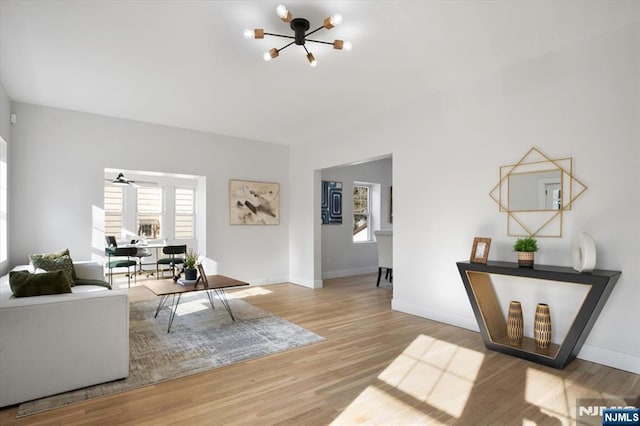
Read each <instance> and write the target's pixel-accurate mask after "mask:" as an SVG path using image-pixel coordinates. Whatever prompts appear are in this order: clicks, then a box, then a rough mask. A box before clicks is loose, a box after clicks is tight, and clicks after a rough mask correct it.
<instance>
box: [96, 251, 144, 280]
mask: <svg viewBox="0 0 640 426" xmlns="http://www.w3.org/2000/svg"><path fill="white" fill-rule="evenodd" d="M104 252H105V254H106V255H107V256H108V257H109V260H108V261H107V268H109V284H111V286H112V287H113V268H127V284H128V286H129V287H131V269H130V268H131V267H132V266H133V278H134V280H136V282H137V279H136V267H137V265H138V262H137V261H136V260H134V259H132V257H136V253H137V252H138V249H137V248H136V247H107V248H105V249H104ZM112 257H119V258H120V259H114V260H111V258H112ZM125 257H126V259H124V258H125Z"/></svg>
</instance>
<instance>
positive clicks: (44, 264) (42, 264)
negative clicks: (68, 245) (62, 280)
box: [32, 254, 74, 285]
mask: <svg viewBox="0 0 640 426" xmlns="http://www.w3.org/2000/svg"><path fill="white" fill-rule="evenodd" d="M32 263H33V267H34V268H36V269H37V268H40V269H44V270H45V271H49V272H51V271H59V270H62V271H64V273H65V275H67V279H68V280H69V283H71V284H70V285H73V283H74V278H73V262H72V261H71V258H70V257H69V256H68V255H66V254H65V255H63V256H60V257H54V258H52V257H37V258H35V259H33V261H32Z"/></svg>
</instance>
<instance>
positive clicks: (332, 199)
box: [320, 180, 342, 225]
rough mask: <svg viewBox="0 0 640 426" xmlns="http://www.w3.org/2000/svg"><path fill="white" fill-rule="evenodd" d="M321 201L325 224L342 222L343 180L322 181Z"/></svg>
mask: <svg viewBox="0 0 640 426" xmlns="http://www.w3.org/2000/svg"><path fill="white" fill-rule="evenodd" d="M321 192H322V200H321V203H320V207H321V213H320V214H321V217H322V224H323V225H339V224H341V223H342V182H331V181H325V180H323V181H322V188H321Z"/></svg>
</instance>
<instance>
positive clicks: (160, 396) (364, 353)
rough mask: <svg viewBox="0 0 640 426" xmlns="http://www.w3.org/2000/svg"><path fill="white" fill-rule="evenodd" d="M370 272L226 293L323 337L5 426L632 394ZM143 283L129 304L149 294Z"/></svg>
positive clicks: (555, 416) (500, 406)
mask: <svg viewBox="0 0 640 426" xmlns="http://www.w3.org/2000/svg"><path fill="white" fill-rule="evenodd" d="M375 281H376V275H375V274H370V275H361V276H355V277H348V278H339V279H332V280H325V287H324V288H322V289H316V290H313V289H308V288H305V287H301V286H297V285H293V284H287V283H285V284H277V285H270V286H264V287H251V288H247V289H241V290H237V291H234V292H230V294H233V295H234V297H241V298H243V300H245V301H247V302H248V303H251V304H253V305H255V306H259V307H260V308H262V309H265V310H267V311H269V312H271V313H273V314H275V315H278V316H280V317H283V318H285V319H287V320H289V321H291V322H293V323H296V324H298V325H300V326H303V327H305V328H307V329H309V330H312V331H314V332H315V333H317V334H319V335H321V336H323V337H325V338H326V341H324V342H321V343H317V344H314V345H310V346H306V347H302V348H298V349H295V350H291V351H287V352H284V353H280V354H275V355H271V356H267V357H263V358H259V359H254V360H251V361H247V362H243V363H239V364H235V365H231V366H227V367H222V368H219V369H216V370H212V371H209V372H206V373H202V374H198V375H194V376H190V377H185V378H182V379H177V380H173V381H170V382H166V383H161V384H157V385H153V386H148V387H145V388H140V389H136V390H133V391H130V392H125V393H121V394H116V395H112V396H107V397H102V398H96V399H92V400H89V401H86V402H83V403H78V404H74V405H71V406H68V407H64V408H59V409H56V410H51V411H49V412H45V413H41V414H38V415H33V416H28V417H25V418H22V419H15V414H16V409H17V407H15V406H14V407H7V408H4V409H2V410H0V423H1V424H2V425H26V424H29V425H40V424H58V425H76V424H105V425H162V424H185V425H200V424H202V425H205V424H206V425H254V424H255V425H276V424H282V425H327V424H335V425H349V424H386V425H387V424H395V425H405V424H463V425H467V424H479V425H489V424H509V425H511V424H513V425H523V424H549V425H559V424H573V423H575V406H576V398H600V397H611V396H628V395H638V394H640V376H638V375H634V374H630V373H627V372H624V371H621V370H617V369H614V368H609V367H605V366H602V365H599V364H594V363H590V362H586V361H582V360H574V361H573V362H571V363H570V364H569V365H568V366H567V367H566V368H565V369H564V370H555V369H552V368H548V367H544V366H540V365H538V364H535V363H532V362H528V361H525V360H521V359H518V358H513V357H510V356H508V355H504V354H500V353H497V352H493V351H488V350H487V349H485V347H484V345H483V343H482V338H481V337H480V335H479V334H478V333H476V332H472V331H469V330H465V329H461V328H457V327H453V326H450V325H445V324H442V323H438V322H435V321H430V320H426V319H424V318H420V317H416V316H412V315H408V314H404V313H401V312H394V311H392V310H391V309H390V306H391V298H392V289H391V287H390V286H389V284H388V283H386V282H383V283H381V287H379V288H377V287H376V286H375ZM143 282H144V279H139V280H138V283H137V285H136V286H134V287H132V288H131V289H130V290H129V294H130V300H131V301H135V300H140V299H146V298H152V297H154V296H153V295H152V294H151V293H150V292H149V291H148V290H147V289H146V288H144V287H143V286H142V283H143Z"/></svg>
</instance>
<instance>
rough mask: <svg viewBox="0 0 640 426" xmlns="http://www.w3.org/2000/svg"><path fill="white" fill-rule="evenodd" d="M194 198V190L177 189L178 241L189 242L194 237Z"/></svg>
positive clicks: (176, 224)
mask: <svg viewBox="0 0 640 426" xmlns="http://www.w3.org/2000/svg"><path fill="white" fill-rule="evenodd" d="M194 198H195V191H194V190H193V189H182V188H176V223H175V236H176V239H177V240H188V239H192V238H193V237H194V232H193V224H194V211H195V208H194V206H195V205H194Z"/></svg>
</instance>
